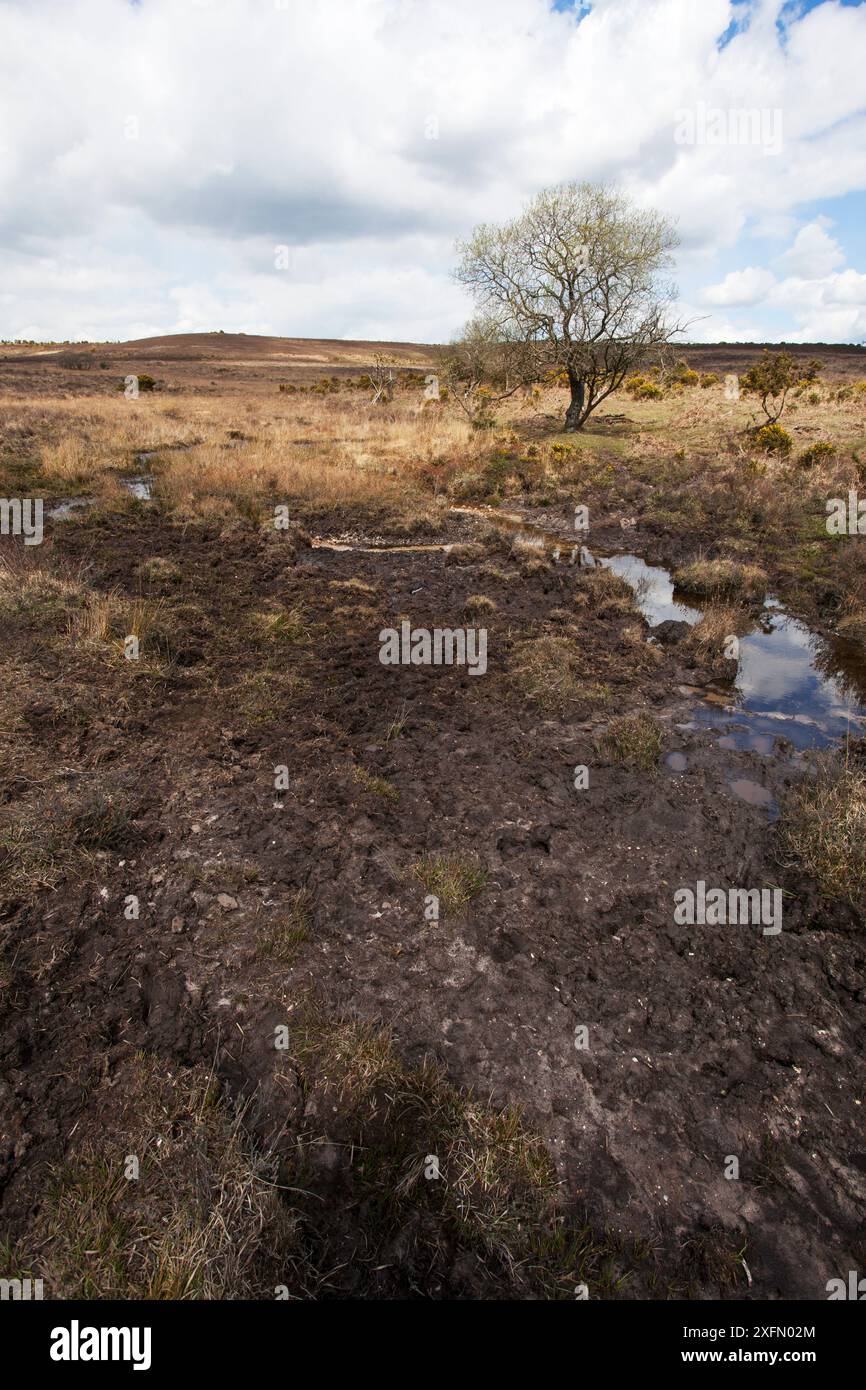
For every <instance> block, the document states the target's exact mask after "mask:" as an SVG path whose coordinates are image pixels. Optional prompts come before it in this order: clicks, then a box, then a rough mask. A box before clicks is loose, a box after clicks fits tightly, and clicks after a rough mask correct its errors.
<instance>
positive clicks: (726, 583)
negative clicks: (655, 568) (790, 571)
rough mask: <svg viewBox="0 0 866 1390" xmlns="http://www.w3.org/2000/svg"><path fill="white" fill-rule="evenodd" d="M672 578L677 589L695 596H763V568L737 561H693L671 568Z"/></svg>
mask: <svg viewBox="0 0 866 1390" xmlns="http://www.w3.org/2000/svg"><path fill="white" fill-rule="evenodd" d="M673 578H674V584H675V585H676V587H677V588H678V589H682V590H683V591H684V592H685V593H688V594H695V595H696V596H697V597H698V598H714V597H716V596H717V595H720V594H740V595H742V596H744V597H748V598H756V599H757V598H762V597H763V595H764V592H765V590H766V587H767V575H766V571H765V570H762V569H761V567H760V566H759V565H745V564H741V563H740V562H739V561H738V560H704V559H698V560H693V561H692V562H691V564H689V565H683V566H681V568H679V569H677V570H675V571H674V576H673Z"/></svg>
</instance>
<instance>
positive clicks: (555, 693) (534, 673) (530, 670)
mask: <svg viewBox="0 0 866 1390" xmlns="http://www.w3.org/2000/svg"><path fill="white" fill-rule="evenodd" d="M583 663H584V657H583V656H582V653H581V649H580V647H579V645H578V644H577V643H576V642H575V641H574V640H573V639H572V638H570V637H554V636H547V635H545V636H542V637H532V638H529V639H528V640H527V641H525V642H520V643H518V645H517V647H516V648H515V654H514V664H513V667H512V676H513V679H514V681H515V683H516V685H517V686H518V688H519V689H520V690H521V691H522V692H523V694H524V695H525V696H526V697H527V698H528V699H530V700H533V701H534V702H535V703H536V704H537V705H538V706H539V707H540V708H541V709H544V710H550V711H551V712H553V713H557V714H566V713H568V714H573V715H575V717H578V718H579V717H580V716H581V713H589V712H590V711H591V710H594V709H599V708H603V707H604V706H605V705H607V704H609V703H610V701H611V699H612V692H611V689H610V687H609V686H608V685H604V684H602V683H600V682H598V681H594V680H590V679H589V678H588V677H587V676H586V673H585V671H584V669H583Z"/></svg>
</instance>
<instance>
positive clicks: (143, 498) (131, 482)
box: [119, 455, 154, 502]
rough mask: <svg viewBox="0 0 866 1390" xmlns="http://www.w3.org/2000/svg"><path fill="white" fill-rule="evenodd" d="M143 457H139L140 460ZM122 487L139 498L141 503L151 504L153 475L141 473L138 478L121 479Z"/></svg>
mask: <svg viewBox="0 0 866 1390" xmlns="http://www.w3.org/2000/svg"><path fill="white" fill-rule="evenodd" d="M141 457H143V456H142V455H139V458H141ZM119 482H120V485H121V487H125V488H126V490H127V492H131V493H132V495H133V497H137V498H138V500H139V502H150V500H151V499H152V497H153V483H154V477H153V474H152V473H141V474H139V476H138V477H136V478H120V479H119Z"/></svg>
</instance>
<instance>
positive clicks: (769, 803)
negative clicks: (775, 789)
mask: <svg viewBox="0 0 866 1390" xmlns="http://www.w3.org/2000/svg"><path fill="white" fill-rule="evenodd" d="M728 786H729V787H730V789H731V791H732V792H733V793H734V796H737V797H739V799H740V800H741V801H745V802H747V803H748V804H749V806H760V807H761V809H762V810H764V811H766V812H767V819H768V820H769V821H771V822H772V821H774V820H777V819H778V815H779V806H778V803H777V802H776V800H775V798H774V797H773V795H772V793H771V792H768V791H767V788H766V787H762V786H761V784H760V782H753V781H751V780H750V778H748V777H731V778H729V779H728Z"/></svg>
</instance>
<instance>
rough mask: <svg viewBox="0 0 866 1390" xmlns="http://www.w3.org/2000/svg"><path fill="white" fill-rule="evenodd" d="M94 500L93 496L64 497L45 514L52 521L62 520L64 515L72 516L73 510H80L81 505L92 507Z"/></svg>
mask: <svg viewBox="0 0 866 1390" xmlns="http://www.w3.org/2000/svg"><path fill="white" fill-rule="evenodd" d="M95 501H96V498H95V497H65V498H64V499H63V501H62V502H58V503H57V506H56V507H51V508H50V509H49V510H48V511H47V512H46V513H45V515H46V516H47V517H50V518H51V520H52V521H63V520H65V518H66V517H69V516H72V513H73V512H77V511H80V510H81V508H82V507H92V506H93V504H94V502H95Z"/></svg>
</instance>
